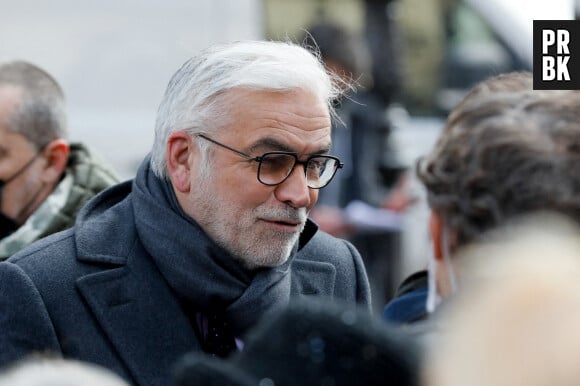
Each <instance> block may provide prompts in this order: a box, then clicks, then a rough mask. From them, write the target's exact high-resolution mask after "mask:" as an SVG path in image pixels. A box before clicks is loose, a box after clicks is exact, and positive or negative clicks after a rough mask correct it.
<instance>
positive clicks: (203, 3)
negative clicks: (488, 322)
mask: <svg viewBox="0 0 580 386" xmlns="http://www.w3.org/2000/svg"><path fill="white" fill-rule="evenodd" d="M574 1H575V0H550V1H546V0H170V1H160V0H102V1H87V0H51V1H45V0H19V1H13V0H0V60H12V59H24V60H28V61H31V62H33V63H35V64H37V65H39V66H41V67H43V68H45V69H46V70H47V71H48V72H50V73H51V74H52V75H54V76H55V77H56V78H57V80H58V81H59V82H60V83H61V85H62V86H63V88H64V91H65V94H66V96H67V101H68V111H69V127H70V135H71V139H73V140H81V141H83V142H86V143H87V144H89V145H91V146H92V147H94V148H95V149H96V150H97V151H98V152H99V153H100V154H101V155H102V156H103V157H104V158H105V159H108V160H109V162H110V163H111V164H112V165H113V166H114V167H115V168H116V169H117V170H118V171H119V173H120V175H121V176H122V177H123V178H131V177H132V175H133V174H134V172H135V170H136V168H137V166H138V164H139V162H140V161H141V159H142V158H143V157H144V155H145V154H146V153H147V152H148V151H149V148H150V146H151V144H152V141H153V127H154V121H155V114H156V109H157V105H158V103H159V101H160V99H161V96H162V94H163V92H164V89H165V86H166V84H167V81H168V80H169V78H170V76H171V75H172V74H173V72H174V71H175V70H176V69H177V68H178V67H179V66H180V65H181V64H182V63H183V62H184V61H185V60H186V59H187V58H188V57H190V56H192V55H193V54H195V53H196V52H197V51H199V50H200V49H202V48H204V47H207V46H208V45H210V44H212V43H215V42H221V41H230V40H240V39H263V38H267V39H274V40H276V39H291V40H294V41H298V42H300V41H302V40H303V39H304V33H305V31H307V30H309V29H310V28H311V27H312V26H314V25H320V24H332V25H338V26H340V27H341V28H343V29H344V30H346V31H347V32H348V33H350V34H353V35H356V36H358V37H360V38H361V39H362V40H363V41H364V43H365V46H366V48H367V53H368V59H369V60H370V62H369V63H370V64H369V66H367V67H364V71H366V73H365V74H362V77H361V79H363V78H364V79H366V78H367V77H368V79H372V81H370V82H361V83H362V84H363V85H364V87H363V88H364V89H365V91H366V92H368V93H369V94H370V95H372V97H373V101H374V102H373V103H374V105H375V106H378V109H377V110H376V111H378V112H379V114H381V115H382V116H383V117H384V119H385V122H387V123H388V124H387V126H388V130H387V133H388V135H385V136H384V140H385V143H384V144H383V145H384V153H383V154H382V159H381V160H380V161H379V162H378V166H376V165H375V166H372V167H378V168H379V169H380V175H382V176H383V177H384V179H383V183H384V185H385V187H386V189H387V191H388V190H389V189H392V188H393V187H394V185H395V183H396V181H397V177H398V176H400V175H401V173H404V170H405V169H407V170H411V171H412V167H413V165H414V163H415V160H416V158H417V157H418V156H420V155H421V154H424V153H425V152H427V151H428V150H429V148H430V147H431V146H432V144H433V142H434V141H435V139H436V137H437V133H438V131H439V130H440V129H441V127H442V125H443V122H444V119H445V115H446V113H447V112H448V111H449V110H450V109H451V108H453V106H454V105H455V104H456V103H457V102H458V101H459V99H460V98H461V97H462V95H463V94H464V93H465V92H466V91H467V89H468V88H469V87H471V86H472V85H473V84H474V83H476V82H477V81H479V80H481V79H483V78H485V77H487V76H490V75H493V74H497V73H500V72H507V71H512V70H520V69H526V70H531V68H532V67H531V66H532V21H533V20H534V19H536V20H562V19H574V18H575V17H577V16H578V14H580V1H578V0H576V2H574ZM344 44H345V47H346V45H347V43H346V42H345V43H344ZM339 47H340V45H339ZM359 56H361V55H359ZM355 99H356V98H355ZM362 105H364V103H362ZM369 167H370V166H369ZM405 189H406V191H407V193H408V195H409V197H412V198H413V199H415V200H414V201H413V203H411V204H410V205H408V206H405V208H404V210H401V211H400V212H399V215H400V220H401V222H400V224H399V226H398V229H395V230H390V231H389V232H391V233H395V234H396V235H397V237H396V238H395V242H394V243H392V242H389V243H388V244H389V245H386V244H385V245H382V244H381V241H380V239H379V244H378V247H379V252H376V251H375V252H368V255H365V254H366V253H367V252H366V251H367V249H365V246H364V245H361V250H362V251H363V252H364V253H363V257H364V258H365V259H366V261H367V262H368V263H369V264H370V266H372V264H377V263H376V261H377V259H378V260H379V261H380V262H381V263H380V264H379V265H377V267H379V268H376V267H375V268H376V269H375V268H373V269H372V272H373V275H375V276H376V275H379V276H378V277H373V278H371V279H372V281H373V282H374V284H373V285H374V290H375V292H376V293H375V297H376V298H377V300H376V301H377V306H380V304H381V303H382V302H383V301H384V300H385V299H387V298H388V297H389V296H390V295H391V294H392V293H393V290H394V287H395V286H396V284H398V282H399V281H400V280H401V278H403V277H404V276H405V275H407V274H408V273H410V272H412V271H414V270H417V269H420V268H422V267H423V266H424V264H425V261H426V256H427V254H428V253H429V249H430V247H429V241H428V237H427V232H426V229H427V216H428V211H427V209H426V205H425V201H424V200H425V198H424V196H423V193H422V190H421V187H420V185H419V184H418V183H417V182H416V181H415V179H414V177H413V174H412V172H411V173H409V178H408V181H407V182H406V185H405ZM374 215H375V214H372V213H371V214H370V215H369V216H374ZM370 233H371V234H372V231H371V232H370ZM391 241H392V240H391ZM375 244H376V243H375ZM376 248H377V245H373V246H372V247H370V248H368V250H371V249H373V250H376ZM370 255H373V256H370ZM373 267H374V266H373ZM381 281H382V283H379V282H381ZM377 283H379V284H377Z"/></svg>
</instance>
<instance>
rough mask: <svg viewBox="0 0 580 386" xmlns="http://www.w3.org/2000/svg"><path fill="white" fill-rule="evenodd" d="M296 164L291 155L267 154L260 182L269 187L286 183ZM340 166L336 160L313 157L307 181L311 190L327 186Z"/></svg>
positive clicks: (264, 156) (261, 167) (263, 162)
mask: <svg viewBox="0 0 580 386" xmlns="http://www.w3.org/2000/svg"><path fill="white" fill-rule="evenodd" d="M295 163H296V157H295V156H293V155H291V154H278V153H266V154H264V155H263V156H262V159H261V162H260V168H259V175H258V178H259V180H260V181H261V182H262V183H264V184H267V185H276V184H279V183H281V182H282V181H284V179H286V177H288V175H290V173H292V169H293V168H294V165H295ZM337 166H338V162H337V161H336V160H335V159H334V158H329V157H323V156H320V157H312V158H310V159H309V160H308V164H307V166H306V180H307V182H308V186H309V187H311V188H321V187H323V186H325V185H326V184H327V183H328V182H329V181H330V180H331V179H332V177H333V175H334V172H335V170H336V168H337Z"/></svg>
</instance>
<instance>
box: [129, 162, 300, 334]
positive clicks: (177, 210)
mask: <svg viewBox="0 0 580 386" xmlns="http://www.w3.org/2000/svg"><path fill="white" fill-rule="evenodd" d="M149 160H150V157H149V156H148V157H147V158H146V159H145V161H144V162H143V164H142V165H141V166H140V168H139V171H138V172H137V176H136V178H135V180H134V181H133V200H132V202H133V209H134V211H135V213H136V214H138V215H137V216H135V224H136V228H137V233H138V235H139V238H140V240H141V242H142V244H143V246H144V248H145V250H146V251H147V252H148V253H149V254H150V255H151V257H152V258H153V260H154V262H155V264H156V265H157V267H158V268H159V270H160V271H161V274H162V275H163V276H164V278H165V280H166V281H167V282H168V284H169V286H170V287H171V288H172V289H173V290H174V292H175V293H176V295H177V296H178V297H179V299H180V300H181V302H182V303H184V304H185V305H186V307H187V308H188V312H192V311H193V312H198V311H199V312H204V313H207V312H211V311H212V310H221V311H223V312H225V314H226V316H227V317H228V318H229V320H230V323H231V324H232V326H233V329H234V332H235V333H236V335H237V336H241V335H242V334H244V333H245V332H246V331H247V330H248V328H249V327H251V326H253V325H254V324H256V323H257V321H258V319H259V318H260V317H261V316H262V315H264V314H265V313H268V312H270V311H275V310H277V309H280V308H282V307H284V306H286V305H287V304H288V302H289V300H290V287H291V286H290V276H291V275H290V265H291V263H292V259H293V257H294V255H295V252H296V249H297V248H296V247H295V248H294V252H293V253H292V255H291V257H290V258H289V259H288V261H286V262H285V263H284V264H282V265H281V266H279V267H275V268H266V269H260V270H257V271H254V272H249V271H247V270H245V269H244V268H243V267H242V265H241V264H240V263H239V262H238V261H236V260H235V259H234V257H233V256H232V255H231V254H229V253H228V252H227V251H226V250H224V249H223V248H221V247H219V246H218V245H217V244H215V243H214V242H213V241H212V240H210V239H209V237H208V236H207V235H206V234H205V232H204V231H203V230H202V229H201V227H200V226H199V225H198V224H197V223H196V222H195V221H194V220H193V219H192V218H191V217H189V216H188V215H187V214H186V213H185V212H184V211H183V209H182V208H181V207H180V205H179V203H178V201H177V197H176V196H175V193H174V191H173V187H172V185H171V183H170V181H169V180H162V179H160V178H158V177H157V176H155V175H154V174H153V171H152V170H151V168H150V165H149Z"/></svg>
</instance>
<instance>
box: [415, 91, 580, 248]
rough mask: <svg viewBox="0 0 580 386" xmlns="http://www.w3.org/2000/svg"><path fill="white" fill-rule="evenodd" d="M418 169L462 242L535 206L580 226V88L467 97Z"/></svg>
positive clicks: (437, 207) (435, 207)
mask: <svg viewBox="0 0 580 386" xmlns="http://www.w3.org/2000/svg"><path fill="white" fill-rule="evenodd" d="M417 174H418V176H419V179H420V180H421V181H422V182H423V183H424V185H425V187H426V189H427V194H428V202H429V205H430V207H431V209H433V210H434V211H436V212H438V213H439V214H440V215H441V216H442V217H443V219H444V222H445V224H446V226H447V227H449V228H450V229H452V230H453V231H455V232H456V246H459V245H463V244H466V243H468V242H471V241H474V240H477V239H478V237H479V236H480V235H483V234H484V232H485V231H487V230H489V229H492V228H495V227H496V226H498V225H500V224H503V223H505V222H506V221H508V220H512V219H514V218H515V217H516V216H519V215H523V214H529V213H532V212H536V211H555V212H558V213H561V214H564V215H567V216H571V217H572V218H573V219H574V220H576V221H577V222H579V223H580V92H578V91H520V92H513V91H510V92H505V93H503V92H493V93H490V94H488V95H483V96H478V97H477V98H474V99H472V100H470V101H467V102H466V103H464V104H462V108H461V111H459V112H458V113H457V114H454V115H452V116H450V118H449V120H448V121H447V123H446V125H445V128H444V130H443V132H442V134H441V136H440V138H439V140H438V142H437V143H436V145H435V148H434V149H433V151H432V152H431V153H430V154H429V155H427V156H426V157H423V158H422V159H420V160H419V161H418V163H417Z"/></svg>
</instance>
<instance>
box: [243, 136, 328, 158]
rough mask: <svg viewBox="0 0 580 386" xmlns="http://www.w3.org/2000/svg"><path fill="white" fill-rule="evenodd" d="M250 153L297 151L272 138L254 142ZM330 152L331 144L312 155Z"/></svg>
mask: <svg viewBox="0 0 580 386" xmlns="http://www.w3.org/2000/svg"><path fill="white" fill-rule="evenodd" d="M249 151H250V152H251V153H255V152H257V151H287V152H290V153H296V149H293V148H291V147H290V146H288V145H287V144H285V143H282V142H280V141H278V140H277V139H275V138H272V137H266V138H262V139H259V140H258V141H256V142H254V143H253V144H252V146H250V148H249ZM329 151H330V144H328V145H326V146H324V147H321V148H320V149H318V150H317V151H314V152H312V153H311V154H326V153H328V152H329Z"/></svg>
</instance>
